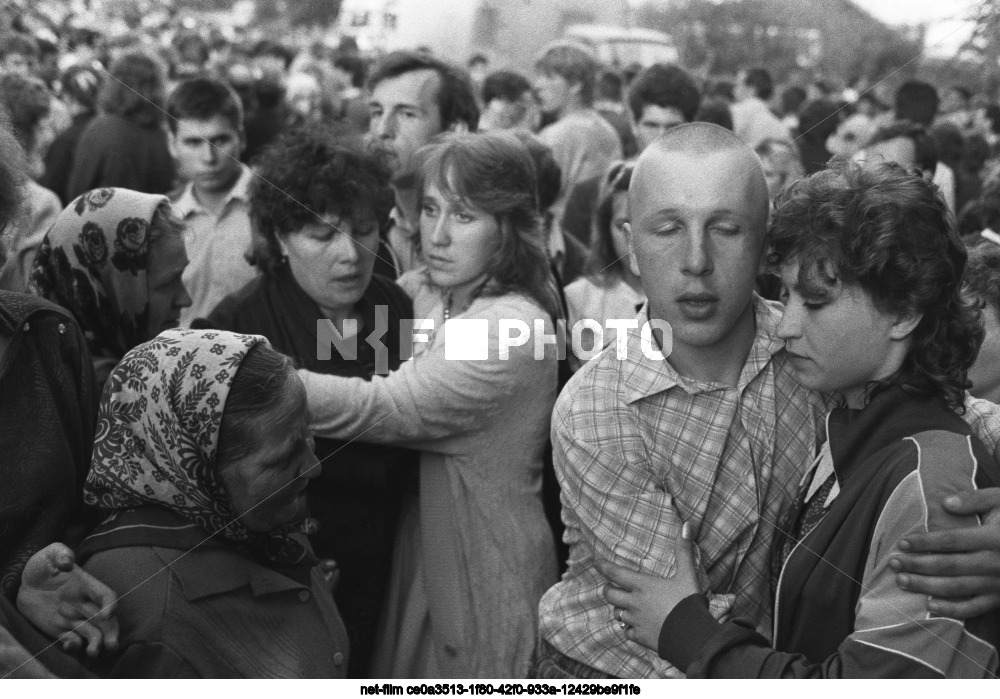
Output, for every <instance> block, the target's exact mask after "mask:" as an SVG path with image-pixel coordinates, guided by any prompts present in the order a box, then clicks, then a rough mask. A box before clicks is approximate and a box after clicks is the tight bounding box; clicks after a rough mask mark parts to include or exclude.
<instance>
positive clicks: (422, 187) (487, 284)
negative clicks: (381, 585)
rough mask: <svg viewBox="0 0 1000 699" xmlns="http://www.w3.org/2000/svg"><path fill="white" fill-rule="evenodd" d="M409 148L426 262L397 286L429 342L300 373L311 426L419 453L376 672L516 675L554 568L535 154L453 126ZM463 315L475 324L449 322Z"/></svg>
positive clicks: (552, 388) (549, 324)
mask: <svg viewBox="0 0 1000 699" xmlns="http://www.w3.org/2000/svg"><path fill="white" fill-rule="evenodd" d="M418 158H419V163H420V165H419V168H418V173H417V180H418V182H417V192H418V193H419V194H418V196H419V210H420V212H421V213H420V232H419V246H420V248H421V249H422V251H423V257H424V259H425V260H426V261H427V266H426V267H423V268H421V269H417V270H413V271H411V272H410V273H408V274H407V275H404V276H403V277H402V278H401V279H400V285H401V286H402V287H403V288H404V289H406V290H407V292H408V293H409V294H410V295H411V296H412V297H413V306H414V311H415V314H414V317H415V318H417V319H429V320H431V321H432V323H433V328H432V329H426V326H424V329H423V330H421V331H420V334H423V335H424V336H425V339H426V341H425V342H421V341H419V335H418V336H416V337H414V338H413V339H414V340H416V342H411V343H410V344H411V345H412V346H413V347H414V351H413V354H414V357H413V359H412V360H411V361H407V362H404V363H403V364H402V365H401V366H400V368H399V369H397V370H396V371H395V372H392V373H390V374H388V375H386V376H374V377H372V379H371V380H370V381H365V380H363V379H356V378H355V379H349V378H341V377H334V376H322V375H318V374H315V373H312V372H300V375H301V376H302V378H303V380H304V382H305V384H306V392H307V395H308V398H309V409H310V413H311V415H312V425H313V428H314V429H315V430H316V433H317V434H318V435H321V436H324V437H332V438H338V439H357V440H359V441H365V442H375V443H380V444H395V445H401V446H408V447H411V448H415V449H419V450H420V452H421V455H420V497H419V504H418V503H417V502H416V501H413V502H410V503H408V504H407V505H406V506H405V507H404V512H403V516H402V521H401V523H400V527H399V533H398V537H397V539H396V552H395V561H394V566H393V573H392V581H391V583H390V592H389V601H388V604H389V608H388V609H387V614H386V619H385V620H384V622H383V624H382V626H381V634H380V635H381V643H380V644H379V646H378V649H377V651H376V660H375V664H374V670H373V672H374V674H375V675H376V676H379V677H525V676H526V675H527V672H528V663H529V660H530V657H531V652H532V649H533V646H534V642H535V633H536V629H537V615H538V601H539V599H541V596H542V594H543V593H544V592H545V590H546V589H548V587H549V586H550V585H552V584H553V583H554V582H555V581H556V559H555V548H554V544H553V539H552V533H551V531H550V529H549V526H548V523H547V522H546V519H545V515H544V511H543V506H542V494H541V485H542V456H543V452H544V450H545V448H546V444H547V441H548V425H549V416H550V413H551V411H552V405H553V404H554V402H555V398H556V379H557V365H556V356H555V352H554V351H553V350H554V345H552V344H550V345H549V346H548V351H543V350H544V348H545V346H544V345H543V344H538V343H540V339H539V338H537V337H536V335H540V334H542V333H545V334H547V335H549V336H550V337H552V338H553V342H554V341H555V340H554V337H555V336H554V329H553V319H554V318H555V317H556V315H557V313H558V298H557V296H556V293H555V288H554V283H553V282H552V279H551V275H550V272H549V265H548V259H547V255H546V252H545V246H544V241H543V237H542V232H541V227H540V225H539V216H538V206H537V196H538V194H537V187H536V177H535V169H534V166H533V163H532V160H531V156H530V155H529V154H528V151H527V149H526V148H525V146H524V145H523V144H521V143H520V142H519V141H518V140H517V139H516V138H513V137H509V136H502V135H494V134H464V135H452V136H449V137H447V138H444V139H443V140H442V141H441V142H440V143H438V144H434V145H431V146H427V147H426V148H424V149H423V150H421V151H420V152H419V153H418ZM503 323H513V324H514V326H516V327H518V328H520V331H519V332H521V333H524V337H523V340H524V342H523V343H520V344H514V345H513V346H509V347H507V346H503V345H501V338H502V337H503V338H506V337H507V335H508V334H515V333H510V332H509V331H504V330H502V328H501V325H502V324H503ZM463 324H464V325H465V327H466V328H470V327H471V328H479V329H481V331H482V332H481V333H479V334H478V335H477V334H476V333H475V332H474V333H473V335H467V336H466V337H467V342H466V343H463V342H462V339H461V338H459V337H455V336H450V337H449V335H450V333H451V332H452V331H453V330H455V331H457V330H460V329H461V326H462V325H463ZM442 326H443V327H442ZM412 327H413V326H411V327H410V329H408V330H407V331H406V334H407V335H409V334H410V333H411V332H412ZM473 337H474V338H475V339H473ZM453 343H454V344H453ZM446 345H448V346H447V348H446ZM536 347H538V349H537V350H536ZM470 348H471V351H472V352H473V353H474V356H469V355H468V354H466V353H467V352H469V351H470ZM453 352H454V354H453Z"/></svg>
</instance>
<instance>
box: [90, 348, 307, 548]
mask: <svg viewBox="0 0 1000 699" xmlns="http://www.w3.org/2000/svg"><path fill="white" fill-rule="evenodd" d="M257 344H263V345H265V346H268V347H269V346H270V344H269V343H268V341H267V340H266V339H265V338H263V337H261V336H259V335H237V334H235V333H230V332H223V331H219V330H212V331H208V330H166V331H164V332H162V333H160V334H159V335H158V336H157V337H156V338H155V339H153V340H150V341H149V342H146V343H145V344H142V345H140V346H138V347H136V348H135V349H133V350H131V351H129V352H128V353H127V354H126V355H125V357H124V358H123V359H122V360H121V362H119V363H118V366H116V367H115V370H114V371H113V372H112V374H111V376H110V377H109V378H108V382H107V384H106V386H105V389H104V396H103V398H102V400H101V407H100V411H99V412H98V416H97V436H96V438H95V439H94V453H93V458H92V460H91V467H90V473H89V475H88V476H87V482H86V485H85V487H84V501H85V502H86V503H87V504H88V505H91V506H93V507H97V508H98V509H100V510H101V511H102V512H104V513H107V514H114V513H121V512H125V511H128V510H134V509H136V508H144V507H149V506H152V507H153V508H159V509H165V510H168V511H170V512H172V513H173V514H174V515H177V516H178V517H179V518H180V519H181V520H183V521H185V522H188V523H191V524H194V525H197V527H199V528H200V530H203V531H204V532H207V533H209V534H218V535H219V536H221V537H223V538H224V539H227V540H228V541H230V542H232V543H233V544H236V545H237V546H238V547H241V548H244V549H248V550H249V553H251V554H252V555H253V556H254V557H256V558H258V559H261V560H264V561H267V562H271V563H276V564H289V565H291V564H296V563H300V562H303V561H305V560H307V559H311V556H312V554H311V551H310V550H309V549H308V546H307V545H306V544H305V542H304V539H303V537H302V534H303V533H304V532H305V531H307V530H306V523H297V524H292V525H287V526H284V527H281V528H279V529H277V530H275V531H273V532H270V533H268V534H263V535H261V534H255V533H253V532H250V531H249V530H248V529H247V528H246V527H244V526H243V524H241V523H240V522H239V521H237V520H236V519H235V514H234V513H233V510H232V507H231V505H230V500H229V496H228V495H227V494H226V491H225V488H224V487H223V483H222V479H221V478H220V477H219V474H218V471H217V465H218V464H217V451H218V444H219V428H220V427H221V425H222V415H223V412H224V411H225V408H226V398H227V397H228V395H229V389H230V387H231V386H232V382H233V379H234V378H235V376H236V371H237V369H238V368H239V366H240V364H241V362H242V361H243V359H244V357H246V355H247V352H249V351H250V349H251V348H252V347H254V346H255V345H257ZM307 522H308V520H307ZM105 529H106V528H105ZM312 560H314V559H312Z"/></svg>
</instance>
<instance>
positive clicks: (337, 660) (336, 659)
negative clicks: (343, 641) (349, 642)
mask: <svg viewBox="0 0 1000 699" xmlns="http://www.w3.org/2000/svg"><path fill="white" fill-rule="evenodd" d="M333 664H334V665H343V664H344V654H343V653H341V652H340V651H337V652H336V653H334V654H333Z"/></svg>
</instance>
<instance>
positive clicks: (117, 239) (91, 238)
mask: <svg viewBox="0 0 1000 699" xmlns="http://www.w3.org/2000/svg"><path fill="white" fill-rule="evenodd" d="M163 204H168V205H169V200H168V199H167V198H166V197H164V196H162V195H158V194H143V193H141V192H134V191H132V190H130V189H95V190H92V191H90V192H87V193H85V194H82V195H80V196H79V197H77V198H76V199H75V200H74V201H72V202H71V203H70V205H69V206H67V207H66V208H65V209H64V210H63V212H62V213H61V214H59V216H58V217H57V218H56V220H55V223H53V224H52V228H50V229H49V232H48V233H47V234H46V236H45V240H44V241H42V246H41V248H39V250H38V256H37V257H36V258H35V266H34V268H33V269H32V271H31V280H30V282H29V288H30V289H31V291H33V292H34V293H35V294H37V295H38V296H41V297H42V298H45V299H48V300H49V301H52V302H53V303H56V304H58V305H60V306H62V307H63V308H66V309H68V310H69V311H70V312H71V313H72V314H73V316H74V317H75V318H76V320H77V323H78V324H79V325H80V329H81V330H82V331H83V335H84V337H85V338H86V340H87V345H88V348H89V349H90V354H91V356H92V357H93V359H94V362H95V365H97V366H98V368H100V365H101V362H102V360H103V362H104V363H105V364H110V365H111V366H113V365H114V364H115V363H117V362H118V360H119V359H121V358H122V356H123V355H124V354H125V353H126V352H128V351H129V350H130V349H132V348H133V347H135V346H136V345H138V344H140V343H142V342H145V341H146V340H148V339H149V287H148V282H147V269H148V266H149V234H150V224H151V223H152V220H153V214H154V212H155V211H156V209H157V208H158V207H159V206H161V205H163ZM108 370H110V366H109V367H108Z"/></svg>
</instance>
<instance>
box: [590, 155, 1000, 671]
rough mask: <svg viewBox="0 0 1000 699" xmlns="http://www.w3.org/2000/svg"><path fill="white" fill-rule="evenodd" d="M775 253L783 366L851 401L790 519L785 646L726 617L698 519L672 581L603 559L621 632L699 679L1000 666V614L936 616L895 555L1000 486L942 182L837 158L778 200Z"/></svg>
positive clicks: (957, 520)
mask: <svg viewBox="0 0 1000 699" xmlns="http://www.w3.org/2000/svg"><path fill="white" fill-rule="evenodd" d="M768 261H769V263H770V264H771V265H772V266H773V267H774V268H775V269H776V271H777V273H778V274H779V276H780V277H781V281H782V286H783V289H784V296H785V298H786V303H785V309H784V314H783V316H782V320H781V323H780V325H779V326H778V336H779V337H781V338H782V339H783V340H784V341H785V355H784V357H783V358H782V359H779V361H787V362H789V363H790V364H791V368H792V372H793V374H794V376H795V379H796V381H798V382H799V383H800V384H802V385H803V386H805V387H807V388H809V389H811V390H814V391H821V392H825V393H832V394H835V395H839V396H840V398H841V401H842V407H839V408H835V409H834V410H832V411H831V412H830V414H829V416H828V417H827V440H828V441H827V443H826V445H825V446H824V448H823V449H822V451H821V452H820V455H819V456H818V457H817V459H816V463H815V464H814V467H813V469H812V471H811V472H810V473H808V474H807V476H806V477H805V478H804V479H803V481H802V484H801V491H800V497H799V502H798V503H797V505H796V506H794V507H793V508H792V509H791V510H789V512H788V513H787V514H786V516H785V517H783V518H781V519H780V520H779V521H778V524H777V526H776V538H775V542H774V547H773V550H772V554H773V559H772V580H773V584H774V589H775V599H774V638H773V639H772V640H773V644H772V640H768V639H766V638H764V637H763V636H762V635H760V634H759V633H758V632H757V631H756V629H754V628H753V625H752V624H750V623H747V622H746V621H742V620H739V619H735V620H731V621H726V622H719V621H717V620H716V619H715V618H713V616H712V614H711V613H710V612H709V610H708V605H707V603H706V600H705V597H704V595H702V593H701V592H700V591H699V585H698V582H697V580H698V574H697V569H696V567H695V563H694V557H693V555H692V551H691V548H690V547H691V543H690V542H691V541H692V539H693V532H692V531H691V528H690V526H689V524H685V525H684V530H685V534H684V536H683V538H684V540H685V542H684V543H682V550H681V552H680V555H678V557H677V560H678V570H677V574H676V575H675V576H674V577H673V578H670V579H662V578H653V577H651V576H646V575H640V574H636V573H632V572H630V571H627V570H624V569H622V568H619V567H618V566H613V565H609V564H601V565H600V566H599V567H600V568H601V569H602V572H604V573H605V574H606V575H607V576H608V577H609V580H610V581H611V583H610V584H609V585H608V586H606V587H605V597H606V599H607V600H608V602H610V603H611V604H612V605H614V607H615V611H614V614H615V617H616V618H617V620H618V621H619V623H620V624H621V626H622V629H623V631H624V633H623V637H626V638H628V639H630V640H633V641H639V642H641V643H643V644H644V645H646V646H648V647H650V648H653V649H656V650H658V652H659V654H660V656H661V657H662V658H664V659H665V660H667V661H669V662H670V663H672V664H673V665H675V666H676V667H677V668H678V669H680V670H682V671H683V672H686V673H687V675H688V677H771V678H799V677H907V678H931V677H970V678H984V677H996V672H997V666H998V658H997V643H998V641H1000V613H998V612H995V611H991V612H987V613H984V614H981V615H980V616H977V617H974V618H970V619H966V620H958V619H950V618H947V617H942V616H936V615H934V614H933V613H932V612H933V609H934V607H933V603H931V606H930V609H931V612H930V613H929V612H928V600H927V597H926V596H925V595H921V594H916V593H914V592H909V591H907V589H906V588H905V586H903V587H899V586H897V584H896V571H895V570H894V563H893V559H894V557H895V556H896V555H898V554H899V553H900V552H901V549H900V544H899V542H900V541H902V540H904V539H905V538H906V537H907V536H909V535H912V534H915V533H922V532H928V531H935V530H944V529H952V528H956V527H961V526H974V525H975V523H976V518H975V517H974V516H969V517H963V516H959V515H953V514H950V513H948V512H946V511H945V510H943V509H941V508H940V506H939V504H938V503H940V502H941V500H942V499H944V498H945V497H946V496H947V495H949V494H952V493H956V492H961V491H963V490H966V489H967V488H968V487H969V485H970V483H971V484H973V486H974V487H977V488H985V487H995V486H997V485H998V484H1000V468H998V467H997V464H996V462H994V460H993V458H992V456H991V454H990V453H989V451H988V450H987V449H986V448H985V447H984V446H983V444H982V443H981V442H980V441H979V439H978V438H977V437H976V436H975V435H973V434H971V432H970V428H969V426H968V425H967V423H966V422H965V421H964V420H963V419H962V418H961V417H960V415H961V414H962V413H963V412H964V404H965V391H966V389H967V388H968V387H969V386H970V383H969V380H968V370H969V367H970V365H972V363H973V361H974V360H975V358H976V354H977V352H978V351H979V346H980V343H981V342H982V339H983V329H982V326H981V324H980V314H979V309H978V307H977V304H976V303H975V302H974V301H973V300H970V299H969V298H967V297H966V296H965V295H964V293H963V288H962V275H963V271H964V270H965V266H966V252H965V248H964V247H963V245H962V243H961V241H960V240H959V238H958V235H957V233H956V231H955V228H954V223H953V218H952V217H951V215H950V213H949V210H948V207H947V205H946V204H945V202H944V200H943V199H942V197H941V194H940V192H939V190H938V189H937V188H936V187H934V185H932V184H931V183H930V182H928V181H927V180H926V179H924V178H923V177H921V176H920V175H919V174H917V173H914V172H907V171H905V170H903V168H902V167H900V166H898V165H896V164H873V165H857V164H850V163H844V162H840V163H835V164H834V165H833V166H832V167H831V168H830V169H828V170H824V171H822V172H819V173H817V174H815V175H813V176H811V177H809V178H807V179H805V180H801V181H799V182H796V183H794V184H792V185H791V186H790V187H789V188H788V189H786V190H785V192H784V193H783V194H782V195H781V196H780V197H779V199H778V203H777V208H776V211H775V213H774V217H773V220H772V224H771V230H770V241H769V256H768Z"/></svg>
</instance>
